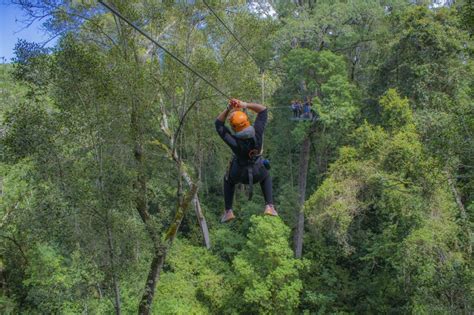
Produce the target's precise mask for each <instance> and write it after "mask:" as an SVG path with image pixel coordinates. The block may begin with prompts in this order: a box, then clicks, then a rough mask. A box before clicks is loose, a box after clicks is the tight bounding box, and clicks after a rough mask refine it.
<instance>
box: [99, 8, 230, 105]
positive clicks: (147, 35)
mask: <svg viewBox="0 0 474 315" xmlns="http://www.w3.org/2000/svg"><path fill="white" fill-rule="evenodd" d="M98 2H99V3H100V4H102V5H103V6H104V7H106V8H107V9H109V10H110V12H112V13H113V14H115V15H116V16H117V17H119V18H120V19H121V20H123V21H124V22H125V23H127V24H128V25H130V26H131V27H133V28H134V29H135V30H136V31H137V32H139V33H140V34H142V35H143V36H145V37H146V38H148V39H149V40H150V41H151V42H152V43H153V44H155V45H156V46H158V47H159V48H161V49H162V50H163V51H164V52H165V53H167V54H168V55H170V56H171V57H172V58H173V59H174V60H176V61H177V62H179V63H180V64H181V65H182V66H184V67H185V68H187V69H188V70H189V71H191V72H192V73H194V74H195V75H196V76H197V77H199V78H200V79H201V80H203V81H204V82H206V83H207V84H208V85H209V86H211V87H212V88H213V89H214V90H216V91H217V92H219V94H221V95H222V96H224V97H225V98H227V99H231V97H230V96H228V95H227V94H226V93H224V92H222V91H221V89H219V88H218V87H217V86H215V85H214V84H213V83H212V82H211V81H209V80H208V79H206V78H205V77H204V76H202V75H201V74H200V73H199V72H197V71H196V70H194V69H193V68H192V67H191V66H189V65H188V64H187V63H185V62H184V61H182V60H181V59H180V58H178V57H176V56H175V55H174V54H173V53H172V52H170V51H169V50H168V49H166V48H165V47H163V46H162V45H160V44H159V43H158V42H157V41H156V40H154V39H153V38H152V37H151V36H150V35H149V34H148V33H146V32H145V31H143V30H142V29H140V28H139V27H138V26H136V25H135V24H134V23H133V22H131V21H130V20H128V19H127V18H126V17H124V16H123V15H122V14H120V12H118V11H117V10H116V9H115V8H113V7H112V6H110V5H109V4H107V3H105V2H104V1H102V0H98Z"/></svg>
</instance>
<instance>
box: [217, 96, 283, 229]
mask: <svg viewBox="0 0 474 315" xmlns="http://www.w3.org/2000/svg"><path fill="white" fill-rule="evenodd" d="M244 108H247V109H250V110H252V111H254V112H256V113H257V118H256V119H255V123H254V125H253V126H252V125H251V124H250V120H249V118H248V116H247V114H246V113H244V112H243V111H242V109H244ZM229 114H230V115H229ZM227 116H229V123H230V126H231V128H232V130H233V131H234V134H232V133H231V132H230V130H229V129H228V128H227V127H226V126H225V120H226V118H227ZM267 118H268V111H267V108H266V107H265V106H263V105H260V104H256V103H246V102H243V101H240V100H237V99H231V100H230V101H229V105H228V107H227V108H226V109H225V110H224V111H223V112H222V113H220V114H219V116H217V119H216V131H217V133H218V134H219V136H220V137H221V138H222V140H224V142H225V143H226V144H227V145H228V146H229V147H230V148H231V150H232V152H233V154H234V156H233V158H232V160H231V162H230V165H229V168H228V170H227V172H226V174H225V176H224V201H225V211H224V214H223V216H222V218H221V223H224V222H228V221H230V220H232V219H234V218H235V216H234V212H233V211H232V203H233V199H234V192H235V185H236V184H238V183H242V184H248V185H249V186H250V188H249V191H250V193H249V199H251V198H252V192H253V184H254V183H260V187H261V188H262V192H263V197H264V199H265V210H264V214H266V215H271V216H277V215H278V213H277V211H276V210H275V207H274V206H273V196H272V178H271V176H270V174H269V171H268V169H269V168H270V167H269V164H268V161H267V160H264V159H263V158H262V156H261V154H260V153H261V150H262V143H263V132H264V130H265V125H266V123H267ZM267 168H268V169H267Z"/></svg>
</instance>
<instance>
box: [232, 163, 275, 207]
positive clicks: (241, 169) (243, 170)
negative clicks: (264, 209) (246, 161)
mask: <svg viewBox="0 0 474 315" xmlns="http://www.w3.org/2000/svg"><path fill="white" fill-rule="evenodd" d="M248 167H252V171H253V183H254V184H255V183H260V187H261V188H262V193H263V197H264V198H265V203H266V204H269V203H271V204H273V193H272V177H271V176H270V174H269V172H268V170H267V169H266V168H265V166H263V163H262V161H261V160H259V161H257V162H256V163H255V165H252V166H243V165H239V163H238V161H237V160H236V159H234V160H233V161H232V162H231V165H230V167H229V171H228V172H227V174H226V176H225V177H224V201H225V208H226V210H228V209H232V203H233V201H234V192H235V185H236V184H239V183H242V184H248V183H249V176H248Z"/></svg>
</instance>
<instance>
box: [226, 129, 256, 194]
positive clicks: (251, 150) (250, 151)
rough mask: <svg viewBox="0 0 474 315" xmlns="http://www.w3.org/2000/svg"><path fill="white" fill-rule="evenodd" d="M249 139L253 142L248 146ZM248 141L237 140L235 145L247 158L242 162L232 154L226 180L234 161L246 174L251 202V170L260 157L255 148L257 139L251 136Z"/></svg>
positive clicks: (239, 157)
mask: <svg viewBox="0 0 474 315" xmlns="http://www.w3.org/2000/svg"><path fill="white" fill-rule="evenodd" d="M249 139H252V140H253V143H252V144H250V145H248V144H247V143H248V142H247V141H248V140H249ZM249 139H245V140H243V139H238V140H237V145H238V146H239V149H240V151H241V152H242V153H243V152H246V153H247V157H246V159H245V160H242V157H241V156H237V155H236V154H234V156H233V157H232V160H231V161H230V163H229V169H228V172H227V178H228V177H229V172H230V168H231V166H232V163H233V162H234V161H235V162H236V163H238V165H239V166H241V167H243V168H244V170H246V171H247V174H248V179H249V182H248V185H249V200H252V197H253V175H254V174H253V168H254V166H255V165H256V164H257V163H260V162H261V161H262V155H261V153H260V150H258V148H257V138H256V137H255V136H253V137H252V138H249Z"/></svg>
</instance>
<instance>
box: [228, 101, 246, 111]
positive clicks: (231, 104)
mask: <svg viewBox="0 0 474 315" xmlns="http://www.w3.org/2000/svg"><path fill="white" fill-rule="evenodd" d="M228 108H229V109H240V108H247V103H246V102H243V101H241V100H238V99H236V98H232V99H230V100H229V106H228Z"/></svg>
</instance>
